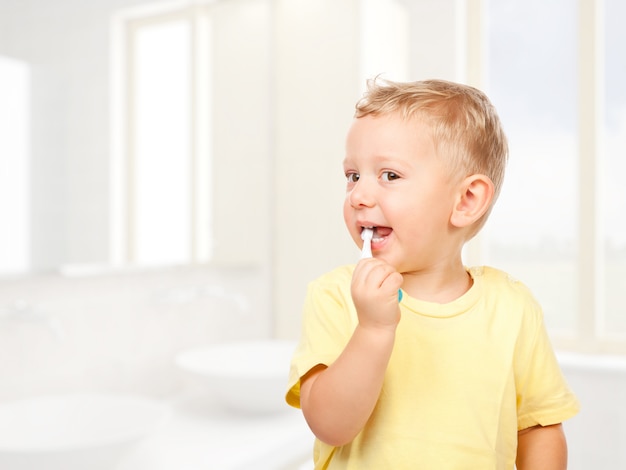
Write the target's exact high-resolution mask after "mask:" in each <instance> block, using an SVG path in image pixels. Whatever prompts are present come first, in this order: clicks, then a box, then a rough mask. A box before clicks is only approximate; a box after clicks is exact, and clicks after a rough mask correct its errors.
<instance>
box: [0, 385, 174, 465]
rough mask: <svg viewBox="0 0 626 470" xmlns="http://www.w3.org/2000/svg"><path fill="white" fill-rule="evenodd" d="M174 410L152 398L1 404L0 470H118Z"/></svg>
mask: <svg viewBox="0 0 626 470" xmlns="http://www.w3.org/2000/svg"><path fill="white" fill-rule="evenodd" d="M168 410H169V409H168V407H167V406H166V405H164V404H162V403H160V402H158V401H155V400H152V399H149V398H145V397H137V396H127V395H109V394H102V395H100V394H66V395H49V396H41V397H35V398H25V399H21V400H16V401H11V402H5V403H0V469H10V470H43V469H45V470H86V469H89V470H110V469H113V468H115V466H116V465H117V464H118V463H119V462H120V461H121V459H122V458H123V456H124V455H125V453H126V452H127V451H129V450H130V449H131V448H132V447H133V446H134V445H135V444H137V443H138V442H139V441H140V440H141V439H142V438H143V437H145V436H147V435H148V434H149V433H150V432H152V431H154V430H155V429H156V428H157V427H158V426H159V425H160V424H161V423H163V422H164V421H165V419H166V418H167V416H168V412H169V411H168Z"/></svg>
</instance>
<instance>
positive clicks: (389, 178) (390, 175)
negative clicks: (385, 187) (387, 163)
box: [382, 171, 400, 181]
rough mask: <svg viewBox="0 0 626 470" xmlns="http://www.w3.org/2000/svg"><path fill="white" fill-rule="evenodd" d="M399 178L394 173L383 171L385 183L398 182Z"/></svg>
mask: <svg viewBox="0 0 626 470" xmlns="http://www.w3.org/2000/svg"><path fill="white" fill-rule="evenodd" d="M398 178H400V177H399V176H398V175H397V174H396V173H394V172H393V171H383V174H382V180H383V181H393V180H397V179H398Z"/></svg>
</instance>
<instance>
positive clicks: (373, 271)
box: [351, 258, 403, 329]
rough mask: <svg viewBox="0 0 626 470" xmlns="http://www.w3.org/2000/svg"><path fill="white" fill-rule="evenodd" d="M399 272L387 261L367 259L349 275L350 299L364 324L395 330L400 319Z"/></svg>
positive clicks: (400, 277) (400, 282) (360, 262)
mask: <svg viewBox="0 0 626 470" xmlns="http://www.w3.org/2000/svg"><path fill="white" fill-rule="evenodd" d="M402 280H403V279H402V275H401V274H400V273H399V272H398V271H396V270H395V268H394V267H393V266H391V265H390V264H388V263H386V262H384V261H382V260H379V259H376V258H366V259H362V260H361V261H359V263H358V264H357V265H356V268H355V269H354V273H353V275H352V285H351V293H352V300H353V301H354V305H355V307H356V311H357V314H358V317H359V324H360V325H361V326H363V327H373V328H390V329H395V328H396V326H397V325H398V322H399V321H400V307H399V306H398V289H400V287H401V286H402Z"/></svg>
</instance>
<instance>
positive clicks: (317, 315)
mask: <svg viewBox="0 0 626 470" xmlns="http://www.w3.org/2000/svg"><path fill="white" fill-rule="evenodd" d="M350 279H351V270H345V272H342V271H340V272H333V273H331V274H329V275H326V276H324V277H322V278H320V279H318V280H316V281H313V282H312V283H311V284H309V287H308V290H307V295H306V300H305V303H304V307H303V313H302V333H301V337H300V342H299V343H298V346H297V348H296V350H295V352H294V355H293V357H292V360H291V366H290V369H289V380H288V384H287V385H288V386H287V394H286V397H285V399H286V401H287V403H288V404H289V405H291V406H293V407H296V408H299V407H300V379H301V378H302V377H303V376H304V375H305V374H306V373H307V372H308V371H310V370H311V369H312V368H313V367H315V366H316V365H319V364H323V365H326V366H328V365H330V364H332V363H333V362H334V361H335V359H336V358H337V357H338V356H339V354H341V351H343V348H344V347H345V345H346V343H347V342H348V340H349V339H350V336H351V335H352V332H353V331H354V328H355V325H356V321H355V320H356V312H355V310H354V307H353V304H352V299H351V296H350Z"/></svg>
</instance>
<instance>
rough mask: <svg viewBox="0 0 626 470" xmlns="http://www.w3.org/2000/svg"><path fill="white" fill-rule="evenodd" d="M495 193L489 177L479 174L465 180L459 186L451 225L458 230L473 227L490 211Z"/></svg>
mask: <svg viewBox="0 0 626 470" xmlns="http://www.w3.org/2000/svg"><path fill="white" fill-rule="evenodd" d="M494 191H495V189H494V186H493V182H492V181H491V178H489V177H488V176H485V175H480V174H477V175H471V176H468V177H467V178H465V179H464V180H463V181H462V182H461V183H460V185H459V192H458V194H457V199H456V201H455V205H454V208H453V210H452V214H451V216H450V223H451V224H452V225H453V226H455V227H458V228H463V227H469V226H470V225H472V224H473V223H474V222H476V221H477V220H478V219H480V218H481V217H482V216H483V215H484V214H485V213H486V212H487V211H488V210H489V207H490V206H491V201H492V199H493V194H494Z"/></svg>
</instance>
